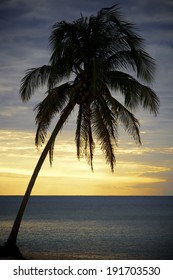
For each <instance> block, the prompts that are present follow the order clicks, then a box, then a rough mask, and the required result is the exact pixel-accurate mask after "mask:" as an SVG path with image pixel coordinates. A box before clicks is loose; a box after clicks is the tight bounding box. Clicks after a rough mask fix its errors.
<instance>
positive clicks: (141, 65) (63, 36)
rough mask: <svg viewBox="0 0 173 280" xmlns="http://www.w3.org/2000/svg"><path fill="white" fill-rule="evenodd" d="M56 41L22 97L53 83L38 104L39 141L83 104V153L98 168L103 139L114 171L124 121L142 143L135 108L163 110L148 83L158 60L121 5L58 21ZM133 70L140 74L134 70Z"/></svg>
mask: <svg viewBox="0 0 173 280" xmlns="http://www.w3.org/2000/svg"><path fill="white" fill-rule="evenodd" d="M50 46H51V48H52V55H51V57H50V61H49V64H48V65H44V66H41V67H39V68H32V69H29V70H28V71H27V72H26V75H25V77H24V78H23V79H22V83H21V88H20V95H21V98H22V100H23V101H28V100H29V99H30V97H31V95H33V94H34V93H35V90H36V89H37V88H38V87H40V86H44V85H47V87H48V90H47V96H46V98H45V99H44V100H43V101H42V102H41V103H40V104H38V106H37V107H36V108H35V110H36V112H37V114H36V123H37V125H38V128H37V132H36V140H35V141H36V145H38V144H40V143H44V141H45V137H46V134H47V130H48V128H49V125H50V123H51V120H52V118H53V117H54V116H55V115H56V114H57V113H59V114H60V117H59V120H61V127H62V126H63V124H64V123H65V122H66V120H67V118H68V117H69V115H70V113H71V112H72V110H73V108H74V107H75V105H77V107H78V115H77V128H76V136H75V141H76V146H77V156H78V158H80V157H82V156H85V157H86V159H87V161H88V163H89V164H90V166H91V168H92V169H93V164H92V162H93V154H94V148H95V141H98V143H99V144H100V147H101V150H102V151H103V153H104V155H105V159H106V162H107V163H108V164H110V166H111V170H112V171H113V169H114V164H115V147H116V145H117V140H118V126H119V125H122V126H123V127H124V129H125V130H126V131H127V132H128V133H129V134H130V135H131V136H132V137H133V138H134V140H135V141H136V143H138V144H140V143H141V140H140V134H139V121H138V120H137V118H136V117H135V116H134V114H133V113H132V111H133V109H135V108H137V107H138V106H142V107H143V108H145V109H148V110H149V111H150V112H151V113H154V114H155V115H156V114H157V112H158V108H159V99H158V97H157V95H156V94H155V92H154V91H153V90H152V89H151V88H150V87H149V86H147V85H146V84H149V83H150V82H151V81H152V80H153V74H154V72H155V63H154V60H153V59H152V58H151V57H150V56H149V54H148V53H147V52H145V50H144V48H143V40H142V38H141V37H140V36H139V35H138V34H137V33H136V31H135V27H134V25H132V24H131V23H129V22H127V21H125V20H124V19H123V18H122V17H121V15H120V12H119V9H118V8H117V6H116V5H114V6H112V7H110V8H104V9H101V10H100V11H99V12H98V13H97V15H96V16H90V17H89V18H88V17H84V16H83V15H82V16H81V17H80V18H79V19H77V20H76V21H73V22H66V21H61V22H57V23H56V24H55V25H54V26H53V29H52V33H51V36H50ZM124 71H126V72H124ZM132 71H133V73H134V76H132V75H131V74H129V73H132ZM64 81H66V82H64ZM117 92H118V93H121V94H122V95H123V98H124V104H121V103H120V102H119V101H118V100H117V99H116V98H115V97H116V93H117ZM68 108H70V110H68ZM53 147H54V141H52V144H51V148H50V150H49V155H50V163H52V160H53Z"/></svg>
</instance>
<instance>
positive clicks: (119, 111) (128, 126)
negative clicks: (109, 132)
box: [104, 91, 141, 144]
mask: <svg viewBox="0 0 173 280" xmlns="http://www.w3.org/2000/svg"><path fill="white" fill-rule="evenodd" d="M104 96H105V99H106V101H107V103H108V104H109V107H111V110H112V112H113V114H114V115H115V116H116V118H117V121H119V122H120V124H121V125H122V126H123V127H124V129H125V130H126V131H127V132H128V134H129V135H131V136H132V137H133V139H134V140H135V142H136V143H137V144H141V139H140V133H139V126H140V124H139V121H138V119H137V118H135V116H134V115H133V114H132V113H131V112H130V111H129V110H128V109H127V108H126V107H124V106H123V105H122V104H121V103H120V102H119V101H118V100H116V99H115V98H114V97H113V96H112V95H111V94H110V92H109V91H105V92H104Z"/></svg>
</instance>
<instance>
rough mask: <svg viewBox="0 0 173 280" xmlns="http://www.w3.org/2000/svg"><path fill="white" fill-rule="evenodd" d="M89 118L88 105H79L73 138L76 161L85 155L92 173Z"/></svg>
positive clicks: (92, 144) (91, 142)
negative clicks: (75, 148)
mask: <svg viewBox="0 0 173 280" xmlns="http://www.w3.org/2000/svg"><path fill="white" fill-rule="evenodd" d="M91 118H92V112H91V109H90V104H87V105H86V104H83V103H82V104H80V106H79V112H78V117H77V128H76V137H75V141H76V147H77V156H78V159H80V158H81V157H83V155H85V158H86V159H87V162H88V164H89V165H90V166H91V170H92V171H93V153H94V149H95V144H94V140H93V136H92V128H91Z"/></svg>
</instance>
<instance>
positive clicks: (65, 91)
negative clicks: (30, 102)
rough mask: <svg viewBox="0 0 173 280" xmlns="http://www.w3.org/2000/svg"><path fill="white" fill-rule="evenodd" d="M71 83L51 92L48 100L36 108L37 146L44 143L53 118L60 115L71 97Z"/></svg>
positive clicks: (47, 97)
mask: <svg viewBox="0 0 173 280" xmlns="http://www.w3.org/2000/svg"><path fill="white" fill-rule="evenodd" d="M70 89H71V83H70V82H68V83H64V84H63V85H60V86H59V87H56V88H54V89H52V90H49V91H48V92H47V93H48V94H47V96H46V98H45V99H44V100H43V101H42V102H41V103H39V104H38V105H37V106H36V107H35V111H37V115H36V118H35V119H36V124H37V126H38V127H37V132H36V137H35V143H36V146H38V145H39V144H42V143H44V141H45V137H46V135H47V130H48V128H49V125H50V122H51V120H52V118H53V117H54V116H55V115H56V114H57V113H59V112H60V111H61V110H62V109H63V107H64V106H65V104H66V103H67V101H68V100H69V97H70Z"/></svg>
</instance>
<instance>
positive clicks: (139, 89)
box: [107, 71, 159, 115]
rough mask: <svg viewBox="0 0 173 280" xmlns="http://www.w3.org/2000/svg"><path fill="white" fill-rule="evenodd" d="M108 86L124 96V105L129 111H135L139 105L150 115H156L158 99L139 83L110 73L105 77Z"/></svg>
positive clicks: (118, 74) (128, 77)
mask: <svg viewBox="0 0 173 280" xmlns="http://www.w3.org/2000/svg"><path fill="white" fill-rule="evenodd" d="M107 80H108V84H109V86H110V87H111V88H112V89H114V90H120V92H121V93H122V94H123V95H124V104H125V106H126V107H127V108H129V109H135V108H137V107H138V106H139V105H141V106H142V107H143V108H144V109H148V110H149V111H150V112H151V113H154V114H155V115H157V113H158V110H159V99H158V97H157V95H156V93H155V92H154V91H153V90H152V89H151V88H150V87H147V86H145V85H143V84H141V83H139V82H138V81H137V80H136V79H134V78H133V77H132V76H130V75H128V74H126V73H123V72H120V71H110V72H108V76H107Z"/></svg>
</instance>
